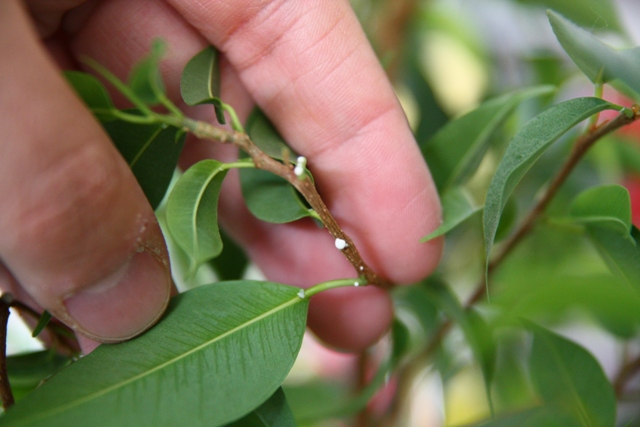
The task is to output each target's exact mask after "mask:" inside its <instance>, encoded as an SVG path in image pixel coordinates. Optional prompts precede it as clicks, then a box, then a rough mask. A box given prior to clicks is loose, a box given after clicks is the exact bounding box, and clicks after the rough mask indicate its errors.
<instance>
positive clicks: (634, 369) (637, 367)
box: [612, 356, 640, 397]
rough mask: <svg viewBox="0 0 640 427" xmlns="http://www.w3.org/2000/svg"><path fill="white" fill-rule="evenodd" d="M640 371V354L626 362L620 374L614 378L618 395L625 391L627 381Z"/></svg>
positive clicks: (614, 385) (614, 386)
mask: <svg viewBox="0 0 640 427" xmlns="http://www.w3.org/2000/svg"><path fill="white" fill-rule="evenodd" d="M638 372H640V356H638V357H636V358H635V359H633V360H631V361H630V362H627V363H625V364H624V365H623V366H622V368H621V369H620V372H618V375H616V377H615V379H614V380H613V382H612V384H613V389H614V391H615V392H616V396H618V397H620V396H622V394H623V393H624V388H625V385H626V384H627V382H628V381H629V380H630V379H631V378H633V377H634V376H635V375H637V374H638Z"/></svg>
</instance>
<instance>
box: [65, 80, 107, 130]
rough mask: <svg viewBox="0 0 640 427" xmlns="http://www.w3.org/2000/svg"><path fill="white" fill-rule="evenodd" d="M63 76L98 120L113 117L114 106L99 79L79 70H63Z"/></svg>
mask: <svg viewBox="0 0 640 427" xmlns="http://www.w3.org/2000/svg"><path fill="white" fill-rule="evenodd" d="M64 77H65V78H66V79H67V82H69V84H70V85H71V87H73V90H75V92H76V93H77V94H78V96H79V97H80V99H82V101H83V102H84V103H85V105H86V106H87V107H88V108H89V109H90V110H91V112H92V113H93V114H94V115H95V116H96V118H97V119H98V120H101V121H109V120H113V119H114V112H115V111H116V107H115V106H114V105H113V102H111V97H110V96H109V92H107V89H106V88H105V87H104V85H103V84H102V83H101V82H100V80H98V79H97V78H95V77H94V76H92V75H91V74H89V73H83V72H81V71H65V72H64Z"/></svg>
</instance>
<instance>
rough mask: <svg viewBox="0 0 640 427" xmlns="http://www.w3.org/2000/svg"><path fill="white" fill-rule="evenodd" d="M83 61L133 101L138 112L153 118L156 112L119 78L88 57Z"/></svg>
mask: <svg viewBox="0 0 640 427" xmlns="http://www.w3.org/2000/svg"><path fill="white" fill-rule="evenodd" d="M82 61H83V62H84V63H85V64H87V65H88V66H89V67H91V68H93V69H94V70H96V71H97V72H98V73H99V74H100V75H102V77H104V78H105V79H107V80H108V81H109V83H111V84H112V85H113V86H114V87H115V88H116V89H118V91H120V93H121V94H123V95H124V96H125V97H127V99H128V100H129V101H131V103H132V104H133V105H135V106H136V108H137V109H138V110H140V112H142V113H143V114H144V115H145V116H152V115H154V112H153V111H151V109H150V108H149V107H147V105H146V104H145V103H144V102H142V101H141V100H140V99H139V98H138V97H137V96H136V94H135V93H133V91H132V90H131V89H129V87H128V86H127V85H125V84H124V83H123V82H122V81H121V80H120V79H119V78H117V77H116V76H115V75H114V74H113V73H112V72H111V71H109V70H107V69H106V68H105V67H103V66H102V65H101V64H100V63H99V62H97V61H95V60H93V59H91V58H88V57H84V58H82Z"/></svg>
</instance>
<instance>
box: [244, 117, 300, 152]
mask: <svg viewBox="0 0 640 427" xmlns="http://www.w3.org/2000/svg"><path fill="white" fill-rule="evenodd" d="M246 131H247V133H248V134H249V136H250V137H251V139H252V140H253V143H254V144H256V145H257V146H258V148H260V149H261V150H262V151H264V152H265V153H266V154H267V155H268V156H269V157H273V158H274V159H278V160H284V158H285V155H289V161H290V162H292V163H293V162H295V156H296V154H295V153H294V152H293V150H291V147H289V145H288V144H287V143H286V142H285V140H284V139H282V136H280V133H278V130H277V129H276V127H275V126H274V125H273V124H272V123H271V121H270V120H269V118H268V117H267V116H266V115H265V114H264V113H263V112H262V110H260V109H259V108H254V109H253V111H252V112H251V114H250V115H249V118H248V119H247V125H246Z"/></svg>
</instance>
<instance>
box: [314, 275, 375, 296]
mask: <svg viewBox="0 0 640 427" xmlns="http://www.w3.org/2000/svg"><path fill="white" fill-rule="evenodd" d="M356 283H357V284H358V285H357V286H360V285H362V286H364V285H366V284H365V283H360V282H358V279H338V280H331V281H329V282H323V283H319V284H317V285H315V286H312V287H310V288H309V289H307V290H306V291H305V292H304V295H305V297H307V298H309V297H312V296H314V295H315V294H317V293H319V292H323V291H327V290H329V289H335V288H352V287H354V286H356Z"/></svg>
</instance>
